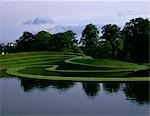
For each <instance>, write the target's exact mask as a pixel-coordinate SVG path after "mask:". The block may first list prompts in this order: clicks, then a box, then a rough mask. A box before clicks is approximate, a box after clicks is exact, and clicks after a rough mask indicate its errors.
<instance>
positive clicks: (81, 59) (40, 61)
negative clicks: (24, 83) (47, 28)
mask: <svg viewBox="0 0 150 116" xmlns="http://www.w3.org/2000/svg"><path fill="white" fill-rule="evenodd" d="M0 58H1V60H0V62H1V63H0V71H1V72H2V74H1V75H2V76H3V75H4V76H5V75H6V74H9V75H13V76H17V77H26V78H36V79H48V80H65V81H149V80H150V77H149V75H148V72H147V73H146V74H145V73H143V74H142V75H137V74H138V73H139V72H140V71H141V72H144V71H145V70H148V69H149V67H148V66H145V65H138V64H134V63H129V62H122V61H115V60H108V59H93V58H91V57H89V56H85V55H83V54H77V53H76V54H74V53H62V52H23V53H15V54H7V55H5V56H0Z"/></svg>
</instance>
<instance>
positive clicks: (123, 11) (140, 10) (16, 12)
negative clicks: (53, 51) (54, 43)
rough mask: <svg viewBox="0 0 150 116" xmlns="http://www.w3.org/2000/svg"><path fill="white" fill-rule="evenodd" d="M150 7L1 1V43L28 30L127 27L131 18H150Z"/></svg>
mask: <svg viewBox="0 0 150 116" xmlns="http://www.w3.org/2000/svg"><path fill="white" fill-rule="evenodd" d="M149 6H150V2H149V1H146V0H145V1H144V0H130V1H127V0H124V1H121V0H120V1H119V0H117V1H113V0H105V1H101V0H82V1H81V0H60V1H59V0H55V1H52V0H43V1H40V0H32V1H30V0H22V1H21V0H20V1H19V0H1V1H0V21H1V22H0V39H1V40H0V41H1V42H7V41H11V40H15V39H17V37H18V36H19V34H21V33H22V31H25V30H29V31H30V30H31V29H32V30H34V29H35V28H36V29H37V28H39V29H42V28H48V27H51V26H54V25H83V24H88V23H93V24H100V25H104V24H108V23H115V24H118V25H124V23H125V22H127V21H129V20H130V19H132V18H136V17H143V18H150V12H149V11H150V8H149ZM24 24H25V25H24ZM39 24H40V26H37V25H39ZM27 25H30V26H27ZM41 25H42V26H41Z"/></svg>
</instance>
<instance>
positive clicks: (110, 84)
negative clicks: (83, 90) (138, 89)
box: [103, 82, 120, 93]
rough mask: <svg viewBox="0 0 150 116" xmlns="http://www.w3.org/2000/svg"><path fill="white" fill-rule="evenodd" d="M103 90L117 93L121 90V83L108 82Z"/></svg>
mask: <svg viewBox="0 0 150 116" xmlns="http://www.w3.org/2000/svg"><path fill="white" fill-rule="evenodd" d="M103 88H104V90H105V91H106V92H108V93H116V92H118V91H119V89H120V83H119V82H106V83H104V84H103Z"/></svg>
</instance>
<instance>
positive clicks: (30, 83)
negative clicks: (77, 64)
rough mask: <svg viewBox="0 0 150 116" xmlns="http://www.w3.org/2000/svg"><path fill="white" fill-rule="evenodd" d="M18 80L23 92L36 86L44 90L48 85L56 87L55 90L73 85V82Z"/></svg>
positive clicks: (29, 90)
mask: <svg viewBox="0 0 150 116" xmlns="http://www.w3.org/2000/svg"><path fill="white" fill-rule="evenodd" d="M20 80H21V86H22V87H23V89H24V92H31V91H32V90H34V89H36V88H38V89H42V90H45V89H46V88H48V87H49V86H51V87H53V88H56V89H57V90H63V91H64V90H67V89H69V88H71V87H73V85H74V83H73V82H59V81H48V80H41V79H29V78H20Z"/></svg>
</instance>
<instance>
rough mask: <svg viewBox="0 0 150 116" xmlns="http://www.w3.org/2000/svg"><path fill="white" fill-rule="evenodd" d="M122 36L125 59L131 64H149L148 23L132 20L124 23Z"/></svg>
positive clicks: (149, 31)
mask: <svg viewBox="0 0 150 116" xmlns="http://www.w3.org/2000/svg"><path fill="white" fill-rule="evenodd" d="M123 34H124V52H125V56H126V58H128V59H129V60H131V61H133V62H149V42H150V41H149V40H150V21H149V20H148V19H143V18H136V19H132V20H130V22H127V23H126V25H125V27H124V29H123Z"/></svg>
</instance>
